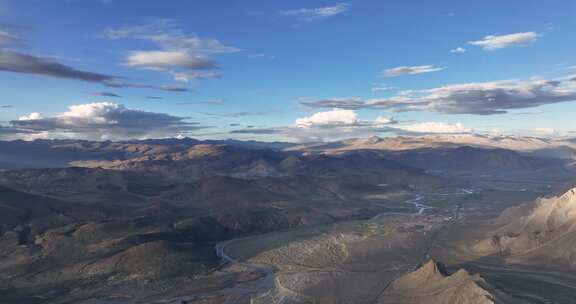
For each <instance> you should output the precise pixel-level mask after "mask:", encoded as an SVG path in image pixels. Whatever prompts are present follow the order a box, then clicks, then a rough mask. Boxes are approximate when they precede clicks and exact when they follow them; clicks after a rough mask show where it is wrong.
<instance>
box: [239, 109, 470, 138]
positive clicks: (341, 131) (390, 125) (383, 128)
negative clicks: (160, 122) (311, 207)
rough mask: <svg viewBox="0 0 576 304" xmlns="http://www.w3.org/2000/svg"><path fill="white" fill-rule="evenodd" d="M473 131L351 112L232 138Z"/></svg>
mask: <svg viewBox="0 0 576 304" xmlns="http://www.w3.org/2000/svg"><path fill="white" fill-rule="evenodd" d="M469 132H473V130H472V129H470V128H466V127H464V126H463V125H462V124H460V123H444V122H417V123H410V124H405V123H401V122H398V121H396V120H395V119H394V118H392V117H387V116H378V117H377V118H376V119H374V120H362V119H360V118H359V117H358V114H357V113H356V112H355V111H353V110H344V109H333V110H330V111H325V112H319V113H315V114H313V115H310V116H307V117H303V118H299V119H297V120H296V121H295V122H294V125H293V126H290V127H271V128H252V127H247V128H243V129H238V130H232V131H230V132H229V133H230V134H235V135H261V136H266V135H275V137H276V138H277V137H280V138H287V139H289V140H291V141H298V142H322V141H333V140H342V139H347V138H356V137H367V136H375V135H376V136H377V135H380V134H383V133H391V134H400V135H416V134H440V133H445V134H455V133H469Z"/></svg>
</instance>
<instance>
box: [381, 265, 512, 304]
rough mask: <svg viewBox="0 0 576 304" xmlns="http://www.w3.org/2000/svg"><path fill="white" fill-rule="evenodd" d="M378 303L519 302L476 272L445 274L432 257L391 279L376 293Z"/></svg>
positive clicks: (482, 303) (461, 271)
mask: <svg viewBox="0 0 576 304" xmlns="http://www.w3.org/2000/svg"><path fill="white" fill-rule="evenodd" d="M378 303H381V304H494V303H502V304H504V303H523V302H520V301H518V300H514V299H512V298H511V297H509V296H508V295H505V294H503V293H502V292H500V291H498V290H496V289H494V288H493V287H492V286H490V285H489V284H488V283H487V282H486V281H485V280H484V279H482V278H481V277H480V276H479V275H477V274H476V275H471V274H469V273H468V272H467V271H466V270H464V269H460V270H458V271H457V272H455V273H453V274H451V275H448V274H447V273H446V271H445V270H444V269H443V266H442V265H441V264H439V263H437V262H435V261H433V260H430V261H428V262H427V263H426V264H424V265H423V266H421V267H420V268H418V269H417V270H415V271H413V272H411V273H408V274H406V275H404V276H402V277H401V278H399V279H397V280H395V281H394V282H393V283H392V284H391V285H390V286H389V287H388V289H387V290H386V292H385V293H384V294H383V295H382V296H381V297H380V300H379V301H378Z"/></svg>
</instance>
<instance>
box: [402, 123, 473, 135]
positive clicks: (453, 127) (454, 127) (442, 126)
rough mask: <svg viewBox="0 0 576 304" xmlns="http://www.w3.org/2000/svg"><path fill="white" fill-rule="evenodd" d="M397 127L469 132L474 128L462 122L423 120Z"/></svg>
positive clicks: (407, 129)
mask: <svg viewBox="0 0 576 304" xmlns="http://www.w3.org/2000/svg"><path fill="white" fill-rule="evenodd" d="M395 128H396V129H400V130H403V131H408V132H411V133H468V132H472V129H469V128H466V127H464V126H463V125H462V124H461V123H455V124H452V123H445V122H421V123H415V124H411V125H405V126H398V127H395Z"/></svg>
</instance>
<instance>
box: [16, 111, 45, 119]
mask: <svg viewBox="0 0 576 304" xmlns="http://www.w3.org/2000/svg"><path fill="white" fill-rule="evenodd" d="M38 119H42V115H41V114H40V113H38V112H33V113H30V114H27V115H24V116H20V117H19V118H18V120H20V121H22V120H38Z"/></svg>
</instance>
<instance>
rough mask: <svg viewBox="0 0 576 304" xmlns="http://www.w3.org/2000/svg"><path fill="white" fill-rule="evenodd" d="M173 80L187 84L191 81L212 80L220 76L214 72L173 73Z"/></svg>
mask: <svg viewBox="0 0 576 304" xmlns="http://www.w3.org/2000/svg"><path fill="white" fill-rule="evenodd" d="M173 75H174V80H176V81H180V82H189V81H190V80H193V79H214V78H220V74H219V73H216V72H214V71H193V72H181V73H173Z"/></svg>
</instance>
